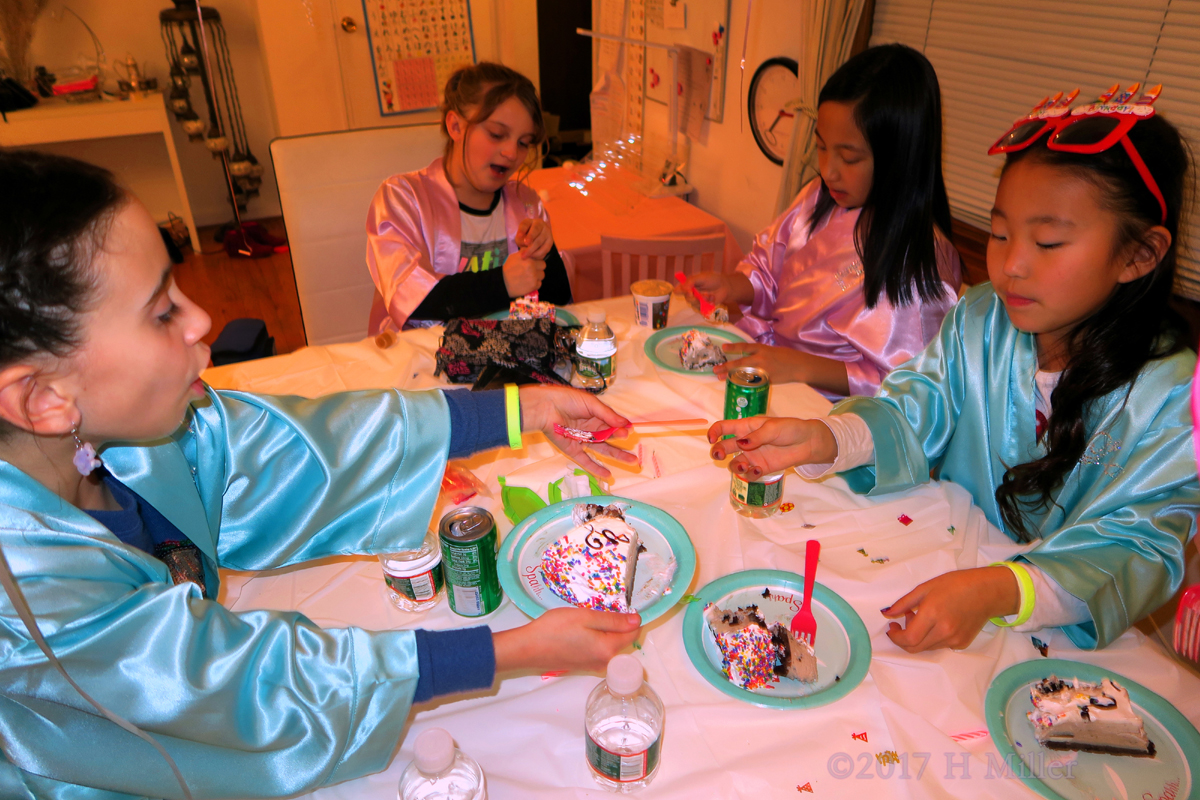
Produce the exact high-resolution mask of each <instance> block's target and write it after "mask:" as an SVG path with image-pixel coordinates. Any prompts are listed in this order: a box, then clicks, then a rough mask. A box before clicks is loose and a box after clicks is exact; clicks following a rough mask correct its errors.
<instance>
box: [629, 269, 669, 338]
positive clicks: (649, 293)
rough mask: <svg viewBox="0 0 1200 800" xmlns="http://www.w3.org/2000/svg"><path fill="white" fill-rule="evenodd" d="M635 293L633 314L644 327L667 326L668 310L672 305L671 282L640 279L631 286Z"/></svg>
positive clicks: (658, 328)
mask: <svg viewBox="0 0 1200 800" xmlns="http://www.w3.org/2000/svg"><path fill="white" fill-rule="evenodd" d="M629 291H630V292H631V293H632V294H633V316H634V318H635V319H636V320H637V324H638V325H640V326H642V327H643V328H653V329H654V330H656V331H657V330H662V329H663V328H665V327H667V311H668V310H669V309H670V307H671V284H669V283H667V282H666V281H658V280H646V281H638V282H636V283H635V284H633V286H630V287H629Z"/></svg>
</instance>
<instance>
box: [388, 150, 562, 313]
mask: <svg viewBox="0 0 1200 800" xmlns="http://www.w3.org/2000/svg"><path fill="white" fill-rule="evenodd" d="M461 213H462V212H461V211H459V208H458V197H457V196H456V195H455V194H454V187H452V186H451V185H450V181H448V180H447V179H446V172H445V170H444V169H443V168H442V159H440V158H438V159H435V160H434V162H433V163H432V164H430V165H429V166H428V167H426V168H425V169H422V170H417V171H416V172H405V173H402V174H400V175H393V176H392V177H390V178H388V179H387V180H386V181H384V182H383V183H382V184H380V186H379V190H378V191H376V192H375V197H374V198H373V199H372V200H371V207H370V209H369V210H368V212H367V269H369V270H370V271H371V280H373V281H375V302H374V303H373V304H372V306H371V318H370V323H369V328H368V329H369V330H370V333H371V335H372V336H374V335H376V334H379V333H382V332H383V331H389V330H391V331H398V330H400V329H401V328H402V327H403V326H404V323H405V322H406V321H407V320H408V316H409V315H410V314H412V312H413V310H414V309H416V307H417V306H419V305H421V301H422V300H424V299H425V295H427V294H429V290H430V289H432V288H433V286H434V284H436V283H437V282H438V280H440V278H441V276H443V275H455V274H457V273H459V272H461V271H462V267H463V265H462V263H461V260H460V251H461V248H462V217H461V216H459V215H460V214H461ZM526 217H536V218H540V219H542V220H545V221H546V223H547V224H548V223H549V222H550V216H549V215H548V214H547V213H546V210H545V208H543V207H542V204H541V202H540V201H539V199H538V196H537V193H536V192H535V191H533V189H530V188H529V187H528V186H525V185H522V184H519V183H517V182H516V181H509V182H508V183H506V184H505V185H504V230H505V233H507V234H508V252H509V253H515V252H517V251H518V250H520V248H519V247H518V246H517V243H516V241H515V238H516V235H517V226H518V225H520V224H521V220H523V219H525V218H526Z"/></svg>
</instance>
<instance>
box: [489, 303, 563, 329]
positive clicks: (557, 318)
mask: <svg viewBox="0 0 1200 800" xmlns="http://www.w3.org/2000/svg"><path fill="white" fill-rule="evenodd" d="M484 319H508V312H507V311H493V312H492V313H491V314H488V315H487V316H486V317H484ZM554 322H555V323H557V324H558V325H563V326H571V325H579V317H577V316H575V315H574V314H572V313H571V312H570V311H567V310H566V309H565V308H562V307H561V306H555V308H554Z"/></svg>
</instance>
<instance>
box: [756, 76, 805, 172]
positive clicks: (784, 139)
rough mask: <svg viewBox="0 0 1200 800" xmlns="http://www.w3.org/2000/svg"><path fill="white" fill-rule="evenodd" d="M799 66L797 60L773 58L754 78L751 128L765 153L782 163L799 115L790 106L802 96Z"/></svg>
mask: <svg viewBox="0 0 1200 800" xmlns="http://www.w3.org/2000/svg"><path fill="white" fill-rule="evenodd" d="M798 74H799V67H798V66H797V64H796V62H795V60H793V59H790V58H784V57H782V56H780V57H778V58H769V59H767V60H766V61H764V62H763V63H762V64H760V65H759V67H758V69H756V70H755V71H754V77H753V78H752V79H751V80H750V92H749V94H748V95H747V97H746V109H747V113H748V115H749V117H750V130H751V132H753V133H754V141H755V142H757V143H758V149H759V150H762V152H763V155H764V156H766V157H767V158H769V159H771V160H772V161H774V162H775V163H776V164H779V165H780V166H782V165H783V157H784V156H785V155H787V148H788V144H789V143H790V142H791V140H792V128H793V127H794V125H795V121H796V114H795V112H794V111H790V110H788V109H787V108H786V104H788V103H792V102H793V101H795V100H796V98H797V97H799V96H800V88H799V78H798V77H797V75H798Z"/></svg>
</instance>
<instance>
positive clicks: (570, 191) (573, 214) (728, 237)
mask: <svg viewBox="0 0 1200 800" xmlns="http://www.w3.org/2000/svg"><path fill="white" fill-rule="evenodd" d="M529 185H530V186H531V187H532V188H533V189H535V190H536V191H537V193H538V195H539V196H540V197H541V198H542V202H543V204H544V206H545V209H546V211H547V213H548V214H549V215H550V225H551V227H552V228H553V230H554V244H555V246H556V247H558V249H559V251H560V252H563V253H566V254H568V255H569V257H570V258H571V259H572V260H573V261H574V264H575V277H574V278H573V279H572V282H571V291H572V293H573V296H574V298H575V300H576V301H585V300H598V299H601V298H603V297H604V294H605V292H604V280H603V272H602V269H603V264H602V258H601V250H600V237H601V235H606V236H621V237H627V238H631V239H659V238H663V237H684V236H711V235H714V234H720V235H723V236H724V237H725V248H724V251H723V253H722V262H723V263H722V265H721V266H722V271H725V272H730V271H732V270H733V268H734V267H735V266H737V263H738V262H739V261H741V260H742V255H743V253H742V249H741V247H739V246H738V243H737V241H736V240H735V239H734V238H733V233H732V232H731V231H730V230H729V225H727V224H726V223H725V221H724V220H722V219H720V218H719V217H716V216H713V215H712V214H710V213H709V212H707V211H705V210H704V209H702V208H700V207H699V206H697V205H694V204H692V203H689V202H688V201H687V200H685V199H684V198H682V197H677V196H673V195H664V196H653V192H652V191H651V186H652V184H651V183H650V182H648V181H647V180H645V179H644V178H642V177H641V176H639V175H638V174H637V173H635V172H633V171H631V170H629V169H624V168H619V167H607V168H605V167H599V166H598V165H597V164H594V163H587V164H573V165H571V166H563V167H547V168H546V169H538V170H534V171H533V172H531V173H529ZM613 285H614V287H615V289H614V291H613V293H615V294H618V295H620V294H625V293H627V292H628V291H629V286H628V284H626V285H625V286H621V285H620V281H619V280H617V281H616V282H615V283H614V284H613Z"/></svg>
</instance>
